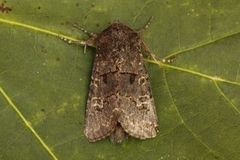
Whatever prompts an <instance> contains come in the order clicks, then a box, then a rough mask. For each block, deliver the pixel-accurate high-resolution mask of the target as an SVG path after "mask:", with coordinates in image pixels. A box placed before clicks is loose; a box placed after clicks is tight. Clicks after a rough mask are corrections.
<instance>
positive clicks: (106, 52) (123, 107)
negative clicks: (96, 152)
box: [75, 22, 158, 143]
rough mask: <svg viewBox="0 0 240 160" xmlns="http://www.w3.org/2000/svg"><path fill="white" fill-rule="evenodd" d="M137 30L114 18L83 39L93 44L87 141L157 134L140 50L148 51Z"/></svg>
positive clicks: (144, 136) (120, 139) (154, 114)
mask: <svg viewBox="0 0 240 160" xmlns="http://www.w3.org/2000/svg"><path fill="white" fill-rule="evenodd" d="M148 24H149V23H147V25H146V26H145V27H144V28H143V29H141V30H140V31H142V30H144V29H146V28H147V26H148ZM75 27H76V26H75ZM80 29H81V28H80ZM81 30H83V29H81ZM84 31H85V30H84ZM140 31H134V30H133V29H131V28H130V27H128V26H126V25H124V24H122V23H120V22H114V23H112V24H111V25H110V26H109V27H108V28H106V29H105V30H104V31H103V32H102V33H100V34H93V33H91V34H90V35H91V38H90V39H89V40H87V41H86V42H85V44H86V45H89V46H94V47H96V56H95V59H94V63H93V69H92V77H91V84H90V87H89V95H88V100H87V109H86V124H85V129H84V134H85V135H86V137H87V138H88V140H89V141H90V142H95V141H98V140H101V139H103V138H105V137H108V136H111V139H112V140H113V141H114V142H117V143H120V142H122V140H123V139H124V137H125V136H126V135H130V136H132V137H135V138H139V139H147V138H153V137H155V136H156V135H157V126H158V124H157V115H156V109H155V105H154V99H153V96H152V92H151V87H150V82H149V75H148V73H147V71H146V68H145V66H144V60H143V53H145V54H146V53H147V54H149V53H150V52H149V51H148V50H147V47H146V46H145V45H144V42H143V41H142V39H141V37H140V34H139V32H140ZM85 32H87V31H85ZM80 44H84V43H82V42H81V43H80Z"/></svg>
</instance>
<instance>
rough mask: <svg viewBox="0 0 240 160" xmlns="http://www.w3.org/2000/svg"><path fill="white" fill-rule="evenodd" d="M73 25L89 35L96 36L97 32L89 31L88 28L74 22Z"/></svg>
mask: <svg viewBox="0 0 240 160" xmlns="http://www.w3.org/2000/svg"><path fill="white" fill-rule="evenodd" d="M73 27H74V28H76V29H78V30H80V31H82V32H84V33H86V34H87V35H88V36H90V37H97V34H96V33H93V32H89V31H88V30H86V29H84V28H83V27H81V26H79V25H78V24H77V23H74V24H73Z"/></svg>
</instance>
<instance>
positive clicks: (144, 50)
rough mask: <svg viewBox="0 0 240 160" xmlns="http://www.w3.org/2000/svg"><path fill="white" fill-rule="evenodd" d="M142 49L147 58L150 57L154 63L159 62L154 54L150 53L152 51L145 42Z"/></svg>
mask: <svg viewBox="0 0 240 160" xmlns="http://www.w3.org/2000/svg"><path fill="white" fill-rule="evenodd" d="M141 47H142V50H143V54H144V55H145V56H150V57H151V58H152V59H153V60H154V61H159V60H158V59H157V58H156V56H155V54H153V53H152V52H151V51H150V49H149V48H148V46H147V45H146V44H145V43H144V42H142V44H141Z"/></svg>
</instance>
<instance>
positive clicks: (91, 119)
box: [84, 56, 117, 142]
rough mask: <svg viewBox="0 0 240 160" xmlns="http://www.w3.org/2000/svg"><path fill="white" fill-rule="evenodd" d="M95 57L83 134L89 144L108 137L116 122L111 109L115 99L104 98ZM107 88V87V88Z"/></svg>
mask: <svg viewBox="0 0 240 160" xmlns="http://www.w3.org/2000/svg"><path fill="white" fill-rule="evenodd" d="M98 58H99V57H98V56H96V57H95V60H94V65H93V71H92V73H94V74H92V77H91V84H90V90H89V95H88V100H87V110H86V124H85V129H84V133H85V135H86V136H87V137H88V140H89V141H90V142H95V141H97V140H100V139H103V138H105V137H107V136H109V135H110V134H111V133H112V132H113V131H114V129H115V127H116V125H117V121H116V119H115V117H114V116H113V109H114V108H115V103H116V102H117V100H116V97H115V96H112V97H105V94H104V92H106V88H107V86H106V85H105V83H104V82H103V81H104V80H103V76H102V75H100V72H98V66H99V63H101V61H100V60H98ZM108 88H109V87H108Z"/></svg>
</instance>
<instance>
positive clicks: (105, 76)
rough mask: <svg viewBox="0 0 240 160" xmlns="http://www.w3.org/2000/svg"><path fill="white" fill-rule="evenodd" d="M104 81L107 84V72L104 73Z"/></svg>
mask: <svg viewBox="0 0 240 160" xmlns="http://www.w3.org/2000/svg"><path fill="white" fill-rule="evenodd" d="M103 82H104V83H105V84H107V74H104V75H103Z"/></svg>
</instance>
